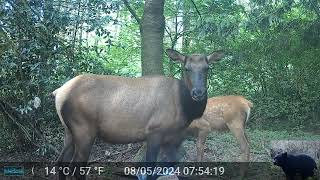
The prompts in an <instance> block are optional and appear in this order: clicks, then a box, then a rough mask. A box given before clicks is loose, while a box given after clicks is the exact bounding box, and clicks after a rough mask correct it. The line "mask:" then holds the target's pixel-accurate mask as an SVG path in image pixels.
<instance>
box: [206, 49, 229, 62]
mask: <svg viewBox="0 0 320 180" xmlns="http://www.w3.org/2000/svg"><path fill="white" fill-rule="evenodd" d="M224 56H225V53H224V52H223V51H222V50H219V51H215V52H213V53H211V54H210V55H208V56H207V59H208V63H209V64H211V63H216V62H218V61H219V60H220V59H222V58H223V57H224Z"/></svg>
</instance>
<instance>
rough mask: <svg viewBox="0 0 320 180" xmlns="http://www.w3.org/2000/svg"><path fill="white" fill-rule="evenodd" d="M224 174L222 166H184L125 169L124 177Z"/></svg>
mask: <svg viewBox="0 0 320 180" xmlns="http://www.w3.org/2000/svg"><path fill="white" fill-rule="evenodd" d="M224 173H225V169H224V167H223V166H220V167H216V166H215V167H204V166H185V167H163V166H159V167H157V166H156V167H125V168H124V174H125V175H132V176H134V175H137V174H142V175H154V174H156V175H178V176H180V175H185V176H193V175H197V176H202V175H209V176H221V175H223V174H224Z"/></svg>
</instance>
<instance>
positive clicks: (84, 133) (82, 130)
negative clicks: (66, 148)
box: [71, 126, 96, 180]
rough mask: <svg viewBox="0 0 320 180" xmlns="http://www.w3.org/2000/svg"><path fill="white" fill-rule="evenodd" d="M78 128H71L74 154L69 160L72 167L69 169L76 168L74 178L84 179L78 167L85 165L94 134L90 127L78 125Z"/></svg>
mask: <svg viewBox="0 0 320 180" xmlns="http://www.w3.org/2000/svg"><path fill="white" fill-rule="evenodd" d="M77 128H79V129H76V130H73V131H72V132H74V136H73V137H74V138H73V140H74V143H75V147H74V154H73V157H72V160H71V165H72V168H71V170H73V168H76V170H78V171H76V173H75V176H76V179H77V180H79V179H82V180H85V179H86V178H85V176H81V175H80V171H79V169H80V167H84V166H86V165H87V161H88V159H89V156H90V151H91V147H92V145H93V143H94V140H95V137H96V134H95V133H93V132H90V128H88V127H82V126H79V127H77Z"/></svg>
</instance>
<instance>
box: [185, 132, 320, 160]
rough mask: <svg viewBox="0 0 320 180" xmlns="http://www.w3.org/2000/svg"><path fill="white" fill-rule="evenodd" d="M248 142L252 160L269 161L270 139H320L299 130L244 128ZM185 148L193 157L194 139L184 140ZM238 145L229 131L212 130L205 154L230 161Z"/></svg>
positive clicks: (237, 152)
mask: <svg viewBox="0 0 320 180" xmlns="http://www.w3.org/2000/svg"><path fill="white" fill-rule="evenodd" d="M246 132H247V135H248V138H249V142H250V157H251V161H254V162H271V160H272V159H271V157H270V155H269V154H268V153H269V151H270V141H272V140H320V134H318V135H317V134H312V133H308V132H303V131H299V130H295V131H289V130H282V131H271V130H257V129H247V130H246ZM183 145H184V147H186V149H187V152H188V153H187V155H189V157H187V159H185V160H190V159H194V158H195V157H194V156H195V154H196V149H195V139H188V140H186V141H185V142H184V144H183ZM239 154H240V147H239V145H238V143H237V141H236V138H235V137H234V136H233V135H232V134H231V133H230V132H227V133H220V132H212V133H211V134H210V135H209V136H208V138H207V141H206V148H205V155H204V157H206V158H207V160H208V161H223V162H232V161H237V160H238V159H239Z"/></svg>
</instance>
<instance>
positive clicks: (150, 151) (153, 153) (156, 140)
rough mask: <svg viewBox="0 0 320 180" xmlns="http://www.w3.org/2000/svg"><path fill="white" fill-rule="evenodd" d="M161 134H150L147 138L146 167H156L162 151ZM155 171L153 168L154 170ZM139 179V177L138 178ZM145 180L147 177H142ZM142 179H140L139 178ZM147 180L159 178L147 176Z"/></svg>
mask: <svg viewBox="0 0 320 180" xmlns="http://www.w3.org/2000/svg"><path fill="white" fill-rule="evenodd" d="M161 139H162V138H161V135H160V134H150V135H149V136H148V137H147V152H146V167H154V166H155V164H156V161H157V157H158V154H159V151H160V142H161ZM152 169H153V168H152ZM138 178H139V177H138ZM141 178H142V179H144V178H145V177H141ZM139 179H140V178H139ZM146 179H147V180H155V179H157V176H147V177H146Z"/></svg>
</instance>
